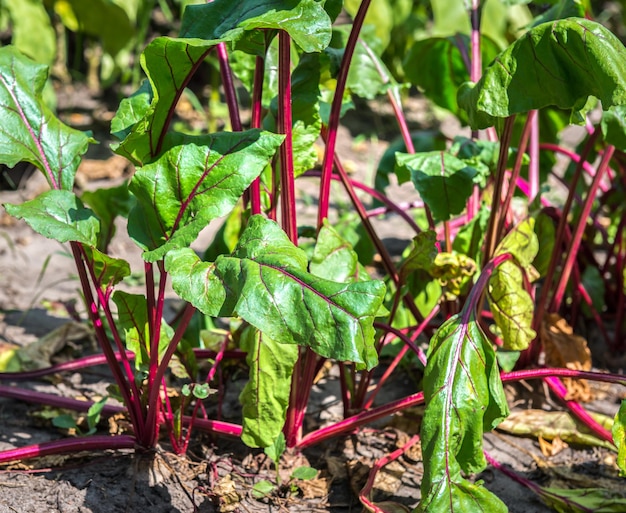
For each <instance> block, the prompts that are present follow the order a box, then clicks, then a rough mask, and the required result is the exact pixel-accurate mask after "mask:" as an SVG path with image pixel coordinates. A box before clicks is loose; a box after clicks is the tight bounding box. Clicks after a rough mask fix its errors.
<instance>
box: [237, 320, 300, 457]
mask: <svg viewBox="0 0 626 513" xmlns="http://www.w3.org/2000/svg"><path fill="white" fill-rule="evenodd" d="M241 347H242V349H243V350H244V351H246V352H247V353H248V354H247V356H246V362H247V363H248V366H249V367H250V379H249V380H248V382H247V383H246V386H245V387H244V389H243V390H242V391H241V395H240V396H239V400H240V401H241V404H242V406H243V411H242V414H243V432H242V434H241V439H242V441H243V442H244V443H245V444H246V445H247V446H249V447H268V446H270V445H272V444H273V443H274V440H276V437H277V436H278V435H279V434H280V433H281V430H282V428H283V425H284V423H285V414H286V412H287V406H288V405H289V394H290V392H291V374H292V373H293V369H294V367H295V365H296V361H297V360H298V346H295V345H293V344H281V343H278V342H276V341H274V340H272V339H270V338H269V337H267V336H264V335H263V334H262V333H261V332H259V331H258V330H256V329H255V328H253V327H251V326H250V327H248V328H246V329H245V331H244V333H243V334H242V336H241Z"/></svg>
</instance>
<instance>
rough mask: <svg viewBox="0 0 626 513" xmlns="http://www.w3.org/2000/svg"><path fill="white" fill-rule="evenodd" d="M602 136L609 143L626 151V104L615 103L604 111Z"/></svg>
mask: <svg viewBox="0 0 626 513" xmlns="http://www.w3.org/2000/svg"><path fill="white" fill-rule="evenodd" d="M600 126H601V127H602V136H603V137H604V140H605V141H606V142H607V143H608V144H612V145H613V146H615V147H616V148H617V149H618V150H621V151H626V105H614V106H612V107H611V108H610V109H608V110H605V111H604V112H603V113H602V122H601V124H600Z"/></svg>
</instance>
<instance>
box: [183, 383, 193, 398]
mask: <svg viewBox="0 0 626 513" xmlns="http://www.w3.org/2000/svg"><path fill="white" fill-rule="evenodd" d="M180 393H181V394H183V395H184V396H185V397H189V396H190V395H191V394H192V387H191V385H190V384H189V383H185V384H184V385H183V386H182V387H181V389H180Z"/></svg>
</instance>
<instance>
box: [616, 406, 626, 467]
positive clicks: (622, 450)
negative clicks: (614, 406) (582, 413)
mask: <svg viewBox="0 0 626 513" xmlns="http://www.w3.org/2000/svg"><path fill="white" fill-rule="evenodd" d="M613 442H614V443H615V446H616V447H617V462H616V463H617V466H618V467H619V469H620V476H622V477H626V401H622V404H621V405H620V407H619V410H618V412H617V413H616V414H615V420H614V421H613Z"/></svg>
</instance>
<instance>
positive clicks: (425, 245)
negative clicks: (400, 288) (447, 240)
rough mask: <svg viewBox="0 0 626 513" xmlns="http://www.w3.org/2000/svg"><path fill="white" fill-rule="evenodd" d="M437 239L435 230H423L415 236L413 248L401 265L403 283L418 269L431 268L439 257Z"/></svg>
mask: <svg viewBox="0 0 626 513" xmlns="http://www.w3.org/2000/svg"><path fill="white" fill-rule="evenodd" d="M436 239H437V234H436V233H435V232H434V231H427V232H421V233H419V234H417V235H416V236H415V237H414V238H413V244H412V246H411V250H410V252H409V254H408V255H407V256H406V258H405V259H404V262H402V266H401V267H400V273H399V275H400V282H401V283H402V282H404V281H405V280H406V278H407V277H408V275H409V274H411V273H412V272H413V271H415V270H417V269H423V270H424V271H429V270H430V269H431V267H432V266H433V264H434V263H435V258H436V257H437V246H435V241H436Z"/></svg>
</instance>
